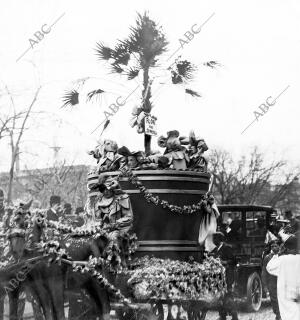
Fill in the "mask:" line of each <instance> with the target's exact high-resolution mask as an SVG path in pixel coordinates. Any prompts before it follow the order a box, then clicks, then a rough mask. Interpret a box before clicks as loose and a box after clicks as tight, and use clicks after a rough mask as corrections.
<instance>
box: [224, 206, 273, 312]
mask: <svg viewBox="0 0 300 320" xmlns="http://www.w3.org/2000/svg"><path fill="white" fill-rule="evenodd" d="M218 209H219V211H220V218H219V221H218V225H219V228H220V230H221V231H223V232H224V234H225V237H226V242H227V243H229V244H230V245H232V247H233V250H234V254H235V256H236V261H237V264H236V270H235V293H236V295H237V296H238V297H246V298H247V306H248V309H249V311H250V310H251V311H258V310H259V309H260V306H261V302H262V297H263V292H264V290H263V286H262V280H261V272H262V254H263V250H264V247H265V239H266V233H267V230H269V229H270V228H271V227H272V225H273V223H274V222H275V221H274V212H275V210H274V209H273V208H272V207H269V206H259V205H234V204H228V205H219V206H218Z"/></svg>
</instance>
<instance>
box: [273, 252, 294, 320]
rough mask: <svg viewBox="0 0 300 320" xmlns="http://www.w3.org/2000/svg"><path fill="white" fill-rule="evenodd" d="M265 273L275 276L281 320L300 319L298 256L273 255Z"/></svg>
mask: <svg viewBox="0 0 300 320" xmlns="http://www.w3.org/2000/svg"><path fill="white" fill-rule="evenodd" d="M267 271H268V272H269V273H270V274H272V275H274V276H277V294H278V303H279V310H280V315H281V319H282V320H296V319H300V302H299V299H300V277H299V275H300V254H287V255H283V256H280V257H279V256H278V255H274V257H273V258H272V259H271V260H270V262H269V263H268V264H267Z"/></svg>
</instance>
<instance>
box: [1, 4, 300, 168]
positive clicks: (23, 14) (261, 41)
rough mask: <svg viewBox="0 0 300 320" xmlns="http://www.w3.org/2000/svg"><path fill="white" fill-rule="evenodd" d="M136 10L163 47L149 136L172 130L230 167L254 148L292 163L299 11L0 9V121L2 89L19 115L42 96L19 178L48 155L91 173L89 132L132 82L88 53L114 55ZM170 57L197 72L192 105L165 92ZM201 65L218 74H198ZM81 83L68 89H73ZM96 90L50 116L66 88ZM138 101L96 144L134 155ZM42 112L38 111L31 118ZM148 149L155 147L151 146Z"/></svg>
mask: <svg viewBox="0 0 300 320" xmlns="http://www.w3.org/2000/svg"><path fill="white" fill-rule="evenodd" d="M145 10H147V11H148V12H149V14H150V16H151V18H153V19H154V20H155V21H157V22H158V23H159V24H160V25H161V26H162V28H163V30H164V32H165V34H166V36H167V38H168V41H169V43H170V44H169V51H168V52H167V53H166V55H165V56H164V57H163V58H164V59H163V61H162V65H161V67H160V68H158V69H157V70H154V71H153V72H152V73H151V74H150V77H151V78H152V79H154V82H153V83H154V85H153V104H154V108H153V112H152V113H153V114H154V115H155V116H156V117H157V118H158V120H157V129H158V135H165V134H166V132H167V131H169V130H174V129H177V130H178V131H179V132H180V134H181V135H185V136H186V135H188V134H189V132H190V130H191V129H193V130H194V131H195V132H196V134H197V135H199V136H202V137H203V138H204V139H205V140H206V142H207V144H208V146H209V147H210V148H216V147H217V148H224V149H227V150H228V151H230V152H231V153H232V155H233V156H234V157H238V156H239V155H241V154H247V153H250V150H251V148H252V147H253V146H255V145H257V146H258V147H259V148H260V149H261V151H263V152H265V153H266V157H268V158H269V159H273V158H274V157H275V158H280V159H282V158H283V159H286V160H288V161H289V162H290V163H291V164H292V165H298V164H299V161H300V148H299V142H300V135H299V116H300V112H299V107H298V105H299V103H298V92H299V85H300V80H299V74H300V60H299V57H300V33H299V30H300V2H299V1H297V0H285V1H283V0H260V1H256V0H249V1H248V0H243V1H241V0H227V1H224V0H221V1H202V0H196V1H193V0H187V1H184V2H181V1H180V2H179V1H169V0H167V1H157V0H154V1H153V0H152V1H144V0H142V1H141V0H138V1H135V0H134V1H119V0H118V1H108V2H104V1H92V0H91V1H74V0H73V1H62V0H60V1H56V0H43V1H41V0H39V1H38V0H36V1H33V0H27V1H26V2H25V1H14V0H1V11H0V71H1V72H0V116H1V115H4V114H5V113H7V112H8V110H9V108H11V106H10V100H9V96H8V95H7V92H6V89H5V86H7V88H9V91H10V92H11V93H12V95H13V97H14V100H15V105H16V107H17V109H19V110H21V109H24V108H26V107H28V106H29V104H30V101H31V99H32V97H33V95H34V92H35V90H36V88H37V86H38V85H41V87H42V89H41V92H40V94H39V96H38V100H37V103H36V104H35V105H34V109H33V110H34V112H36V114H34V116H33V117H32V118H31V119H30V121H29V129H28V130H27V131H26V132H25V134H24V138H23V143H22V145H21V152H22V153H21V157H20V163H21V168H25V167H28V168H34V167H46V166H47V165H51V163H53V149H52V148H51V147H53V146H59V147H60V148H61V149H60V151H59V158H60V159H66V160H67V162H69V163H71V162H74V163H78V164H92V163H93V159H92V158H91V157H90V156H89V155H88V154H87V151H88V150H90V149H92V148H93V147H94V146H95V145H96V143H97V140H98V139H99V135H100V132H101V128H99V129H98V130H96V131H95V132H93V133H92V131H94V129H95V128H96V127H97V125H98V124H99V123H101V122H102V121H103V120H104V119H105V118H104V111H105V110H109V109H108V107H109V105H110V104H111V103H114V102H115V100H116V98H118V97H119V96H121V97H126V96H127V95H128V94H129V93H130V92H131V91H132V90H133V89H134V88H135V87H136V85H137V82H136V81H135V80H132V81H131V82H129V81H127V80H126V79H125V78H124V77H123V76H119V75H112V74H110V72H109V69H108V68H107V67H106V66H105V64H104V63H103V62H100V61H99V60H98V59H97V57H96V55H95V50H94V49H95V47H96V43H97V42H100V41H101V42H103V43H104V44H105V45H109V46H114V44H115V43H116V41H117V40H118V39H124V38H126V36H127V35H128V33H129V26H131V25H134V21H135V18H136V15H137V13H138V12H139V13H143V12H144V11H145ZM208 18H210V19H209V20H208ZM57 20H58V21H57ZM207 20H208V21H207ZM206 21H207V22H206ZM55 22H56V23H55ZM205 22H206V23H205ZM53 23H55V24H54V25H53V26H52V27H51V29H50V31H49V29H48V28H49V26H50V25H52V24H53ZM203 23H204V25H203ZM194 25H197V26H200V25H203V26H202V28H201V31H200V32H199V33H198V34H195V35H194V38H193V39H191V40H190V41H189V42H188V43H186V44H184V45H183V46H182V47H180V39H184V40H187V39H186V38H185V33H187V32H189V31H190V30H191V28H192V27H193V26H194ZM41 28H43V29H44V30H46V31H49V32H48V33H46V34H45V35H44V37H43V38H41V37H40V38H41V39H40V40H39V41H37V43H34V45H33V46H32V47H30V39H36V38H35V36H34V34H35V33H36V32H38V31H40V30H41ZM194 29H196V28H195V27H194ZM178 48H180V49H179V50H178V51H177V52H176V54H175V55H174V56H173V57H172V58H171V59H170V60H169V61H166V60H167V58H168V57H169V56H171V55H172V54H173V53H174V52H175V51H176V50H177V49H178ZM26 49H28V51H27V52H26V53H25V54H24V56H22V54H23V53H24V51H26ZM179 55H180V56H181V58H182V59H188V60H190V61H192V62H193V63H194V64H195V65H197V66H198V71H197V76H196V78H195V79H194V81H193V83H192V84H190V85H188V86H186V87H187V88H192V89H194V90H196V91H198V92H199V93H200V94H201V98H192V97H190V96H188V95H186V94H185V93H184V88H185V87H180V86H179V87H178V86H177V87H174V86H172V85H170V84H169V83H168V81H167V78H166V68H167V67H168V66H169V64H170V62H173V61H174V60H175V59H176V58H177V57H178V56H179ZM211 60H216V61H218V62H219V63H220V64H221V65H222V66H221V67H218V68H216V69H211V68H208V67H205V66H204V65H203V63H205V62H207V61H211ZM168 63H169V64H168ZM87 77H89V79H88V80H86V81H85V83H84V85H82V86H81V87H78V86H79V82H78V81H77V80H78V79H84V78H87ZM99 88H101V89H104V90H105V91H106V92H107V93H106V94H105V95H103V97H102V98H101V99H100V100H99V101H96V102H94V103H86V101H85V100H84V99H81V100H80V103H79V105H77V106H75V107H73V108H61V106H62V96H63V94H64V92H65V91H66V90H71V89H79V90H81V92H83V93H87V92H89V91H91V90H95V89H99ZM284 90H285V91H284ZM283 91H284V92H283ZM282 92H283V93H282ZM280 93H282V94H281V95H280V97H278V99H277V100H276V103H275V104H274V105H273V106H271V107H270V108H269V110H268V112H266V113H265V114H264V115H262V116H259V117H258V119H257V120H255V121H254V122H253V120H254V119H255V113H254V112H256V111H259V112H260V113H261V111H260V109H259V106H260V105H261V104H263V103H264V104H266V100H267V99H268V97H271V98H269V100H268V101H273V100H274V99H275V98H276V97H277V96H278V95H279V94H280ZM140 94H141V89H138V90H137V91H136V92H135V93H134V94H133V95H132V96H131V97H130V99H128V101H127V102H126V104H125V105H124V106H122V107H121V108H120V110H119V111H118V112H117V113H116V114H115V115H114V116H113V118H112V119H111V125H110V126H109V127H108V128H107V130H106V131H105V133H104V134H103V135H102V138H103V139H106V138H112V139H114V140H116V141H117V143H118V145H119V146H120V147H121V146H122V145H126V146H128V147H129V148H130V149H131V150H141V149H143V136H142V135H138V134H137V133H136V130H135V129H133V128H131V127H130V126H129V120H130V118H131V111H132V108H133V107H134V106H136V105H138V104H139V102H140ZM41 111H43V112H46V113H43V114H37V113H38V112H41ZM251 122H253V123H252V125H251V126H250V127H249V128H248V129H247V130H246V131H245V132H244V133H243V134H242V131H243V130H244V129H245V128H246V127H247V126H248V125H249V124H250V123H251ZM8 142H9V141H8V140H1V141H0V171H8V169H9V165H10V148H9V144H8ZM152 148H153V149H159V148H158V147H157V143H156V138H154V139H153V142H152Z"/></svg>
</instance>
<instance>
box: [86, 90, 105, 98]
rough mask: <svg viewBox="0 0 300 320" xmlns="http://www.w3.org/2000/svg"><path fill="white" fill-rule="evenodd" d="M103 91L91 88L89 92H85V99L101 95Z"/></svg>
mask: <svg viewBox="0 0 300 320" xmlns="http://www.w3.org/2000/svg"><path fill="white" fill-rule="evenodd" d="M103 92H105V91H104V90H102V89H97V90H93V91H91V92H89V93H88V94H87V98H86V101H91V99H92V98H96V99H97V98H98V97H99V96H101V94H102V93H103Z"/></svg>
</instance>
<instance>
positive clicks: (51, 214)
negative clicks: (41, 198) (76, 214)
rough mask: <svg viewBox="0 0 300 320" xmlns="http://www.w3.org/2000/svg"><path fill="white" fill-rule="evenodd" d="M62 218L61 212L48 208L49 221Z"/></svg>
mask: <svg viewBox="0 0 300 320" xmlns="http://www.w3.org/2000/svg"><path fill="white" fill-rule="evenodd" d="M59 218H60V213H59V212H57V213H54V212H53V211H52V210H51V209H48V211H47V219H48V220H49V221H58V219H59Z"/></svg>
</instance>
